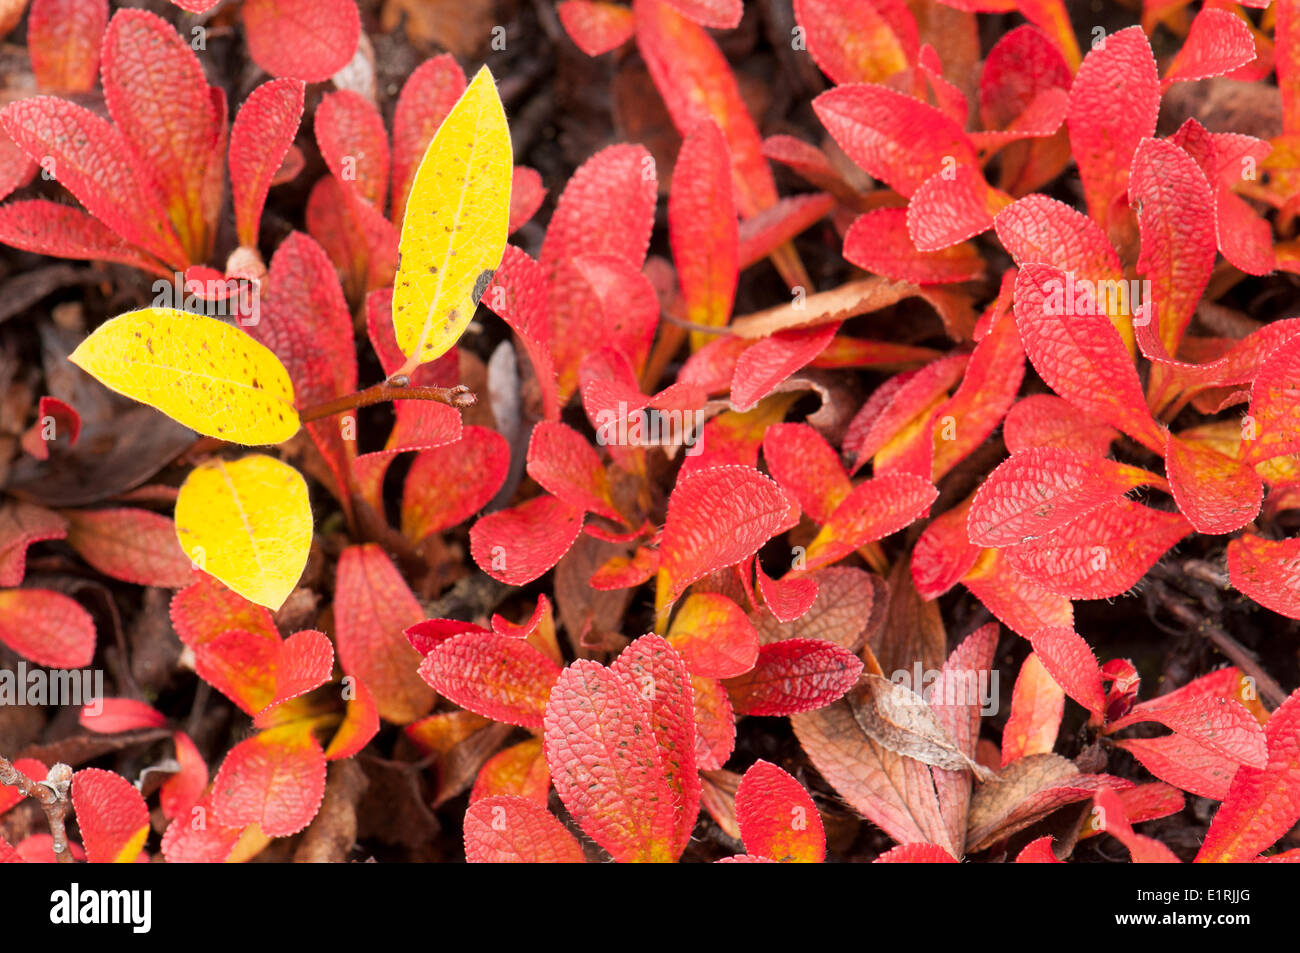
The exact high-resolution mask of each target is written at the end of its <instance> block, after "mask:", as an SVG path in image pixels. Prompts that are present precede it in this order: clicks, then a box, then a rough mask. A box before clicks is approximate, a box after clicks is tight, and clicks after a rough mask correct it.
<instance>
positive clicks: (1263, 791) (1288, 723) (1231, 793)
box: [1196, 692, 1300, 863]
mask: <svg viewBox="0 0 1300 953" xmlns="http://www.w3.org/2000/svg"><path fill="white" fill-rule="evenodd" d="M1264 736H1265V738H1266V740H1267V744H1268V764H1267V765H1266V766H1265V767H1263V768H1252V767H1250V766H1249V765H1243V766H1242V767H1240V768H1238V769H1237V773H1236V774H1235V775H1233V777H1232V785H1231V787H1230V788H1229V789H1228V796H1227V797H1225V798H1224V799H1223V804H1222V806H1221V807H1220V808H1219V810H1218V813H1217V814H1215V815H1214V820H1213V821H1211V822H1210V829H1209V830H1208V831H1206V833H1205V840H1204V842H1203V843H1202V844H1201V849H1200V851H1199V852H1198V853H1197V855H1196V861H1197V862H1198V863H1224V862H1229V863H1231V862H1237V863H1240V862H1242V861H1249V860H1253V859H1254V858H1255V857H1256V856H1257V855H1258V854H1259V853H1260V852H1261V851H1263V850H1266V849H1267V848H1269V847H1271V846H1272V845H1273V844H1274V842H1276V841H1277V839H1278V838H1280V837H1281V836H1282V835H1283V834H1285V833H1286V832H1287V831H1288V830H1290V829H1291V827H1292V826H1293V825H1294V824H1295V822H1296V821H1297V820H1300V692H1295V693H1293V694H1292V695H1291V696H1290V697H1289V698H1288V699H1287V700H1286V701H1285V702H1283V703H1282V705H1281V707H1280V708H1278V709H1277V710H1276V711H1275V712H1273V714H1272V715H1270V716H1269V719H1268V724H1266V725H1265V726H1264Z"/></svg>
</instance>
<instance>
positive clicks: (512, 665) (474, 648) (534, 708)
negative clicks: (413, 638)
mask: <svg viewBox="0 0 1300 953" xmlns="http://www.w3.org/2000/svg"><path fill="white" fill-rule="evenodd" d="M559 674H560V667H559V666H558V665H556V664H555V663H554V662H553V661H551V660H550V659H549V658H547V657H546V656H545V655H543V654H542V653H541V652H540V651H539V650H538V649H536V648H534V647H533V646H532V645H530V644H528V643H527V642H525V641H524V640H522V639H517V638H513V637H512V636H508V635H498V634H497V633H495V632H466V633H463V634H461V635H457V636H453V637H452V638H450V639H447V640H446V641H444V642H442V643H441V644H439V645H438V646H436V647H435V648H434V649H433V650H432V651H431V652H429V654H428V655H426V656H425V657H424V661H422V662H421V663H420V677H421V678H423V679H424V680H425V681H426V682H428V683H429V684H430V685H431V686H433V687H434V688H435V689H436V690H437V691H438V692H440V693H441V694H443V695H446V696H447V698H449V699H451V701H453V702H455V703H456V704H457V705H460V706H461V707H462V708H465V709H468V710H469V711H472V712H474V713H475V714H478V715H482V716H483V717H484V718H491V719H492V720H493V721H504V722H506V723H507V724H511V725H520V726H522V727H524V728H527V729H529V730H530V731H540V730H541V728H542V717H543V715H544V714H545V712H546V700H547V698H549V697H550V692H551V686H552V685H554V684H555V680H556V678H558V677H559Z"/></svg>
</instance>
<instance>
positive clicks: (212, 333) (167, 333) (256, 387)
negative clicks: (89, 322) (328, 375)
mask: <svg viewBox="0 0 1300 953" xmlns="http://www.w3.org/2000/svg"><path fill="white" fill-rule="evenodd" d="M68 360H70V361H72V363H74V364H76V365H77V366H78V367H80V368H81V369H82V370H84V371H86V373H88V374H90V375H91V376H93V377H95V378H96V379H98V380H99V382H100V383H102V384H103V385H104V386H105V387H109V388H111V389H112V390H115V391H117V392H118V393H119V394H125V395H126V396H127V397H130V398H133V399H134V400H138V401H140V402H141V403H143V404H148V405H149V406H150V407H153V408H156V409H157V410H161V411H162V412H163V413H164V414H166V415H167V416H168V417H171V418H172V419H173V420H177V421H179V422H180V423H182V424H184V425H185V426H186V427H189V428H190V429H191V430H197V431H198V432H199V433H201V434H204V435H205V436H208V437H217V438H218V439H220V440H229V441H230V442H231V443H243V444H265V443H280V442H282V441H284V440H288V439H289V438H290V437H292V436H293V435H294V434H295V433H297V432H298V412H297V410H295V409H294V404H293V385H292V384H291V383H290V382H289V374H288V372H287V371H286V370H285V369H284V365H283V364H281V363H280V359H279V358H277V357H276V356H275V355H274V354H273V353H271V351H270V350H268V349H267V348H266V347H265V346H264V345H262V344H261V343H259V342H257V341H255V340H254V339H253V338H251V337H249V336H248V335H247V334H245V333H244V332H243V331H241V330H240V329H239V328H237V327H235V326H234V325H230V324H226V323H225V322H224V321H218V320H217V319H216V318H209V317H207V316H205V315H202V314H191V313H190V312H188V311H177V310H174V309H172V308H144V309H143V310H140V311H131V312H129V313H127V314H123V315H120V316H119V317H116V318H113V319H112V320H111V321H107V322H105V323H104V324H102V325H100V326H99V327H98V328H97V329H96V330H95V332H94V333H93V334H91V335H90V337H88V338H86V340H84V341H82V342H81V346H80V347H78V348H77V349H76V350H75V351H73V352H72V354H71V355H69V357H68Z"/></svg>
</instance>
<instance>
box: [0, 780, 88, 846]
mask: <svg viewBox="0 0 1300 953" xmlns="http://www.w3.org/2000/svg"><path fill="white" fill-rule="evenodd" d="M71 783H72V769H71V768H70V767H68V766H67V765H66V764H56V765H54V767H52V768H50V770H49V774H48V775H47V776H46V778H45V780H44V781H33V780H32V779H31V778H29V777H28V776H27V775H25V774H23V773H22V772H21V771H19V770H18V769H17V768H15V767H14V766H13V762H11V761H9V760H8V759H6V758H3V757H0V784H3V785H5V786H6V787H11V788H17V789H18V793H19V794H22V795H24V796H25V797H34V798H36V800H37V801H39V802H40V804H41V809H42V810H43V811H45V820H46V821H47V822H48V823H49V825H50V834H51V836H52V837H53V838H54V842H53V848H54V855H55V856H56V857H57V858H58V859H59V863H61V864H70V863H72V860H73V858H72V851H70V850H69V849H68V833H67V830H66V828H65V821H66V820H67V816H68V804H69V803H70V802H69V801H68V790H69V787H70V786H71Z"/></svg>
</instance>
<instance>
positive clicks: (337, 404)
mask: <svg viewBox="0 0 1300 953" xmlns="http://www.w3.org/2000/svg"><path fill="white" fill-rule="evenodd" d="M386 400H434V401H437V402H438V403H441V404H447V405H448V406H450V407H456V408H458V409H461V410H464V409H465V408H466V407H473V406H474V405H475V404H476V403H477V402H478V398H477V397H475V396H474V392H473V391H471V390H470V389H469V388H468V387H466V386H465V385H464V384H457V385H456V386H455V387H411V386H409V385H408V384H406V383H405V379H404V378H401V377H399V376H397V375H394V376H393V377H390V378H389V379H388V380H386V381H384V382H383V383H380V384H375V385H374V386H373V387H367V388H366V389H365V390H359V391H355V392H354V393H351V394H344V395H343V396H342V397H335V398H334V399H333V400H327V401H325V403H323V404H312V405H311V406H310V407H304V408H303V409H302V410H301V411H299V412H298V418H299V419H300V420H301V421H302V422H303V423H310V422H311V421H313V420H320V419H321V418H322V417H332V416H334V415H335V414H339V413H342V412H343V411H345V410H355V409H357V408H358V407H369V406H370V405H371V404H379V403H383V402H384V401H386Z"/></svg>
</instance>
